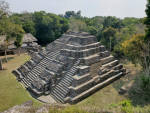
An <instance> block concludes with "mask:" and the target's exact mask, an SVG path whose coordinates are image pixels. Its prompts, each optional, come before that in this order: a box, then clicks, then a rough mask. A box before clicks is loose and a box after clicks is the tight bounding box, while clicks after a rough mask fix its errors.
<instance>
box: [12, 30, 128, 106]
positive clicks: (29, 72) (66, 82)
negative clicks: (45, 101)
mask: <svg viewBox="0 0 150 113" xmlns="http://www.w3.org/2000/svg"><path fill="white" fill-rule="evenodd" d="M13 73H14V74H15V76H16V77H17V80H18V81H20V82H21V83H22V84H23V85H24V86H25V87H26V88H27V89H28V90H29V91H31V92H32V93H34V94H35V95H37V96H41V95H50V96H51V97H52V98H53V99H55V100H56V101H57V102H60V103H70V104H73V103H77V102H79V101H81V100H82V99H84V98H86V97H87V96H89V95H91V94H92V93H94V92H96V91H97V90H98V89H100V88H103V87H105V86H106V85H108V84H110V83H112V82H113V81H115V80H117V79H119V78H120V77H121V76H123V75H125V74H126V70H125V69H124V68H123V66H122V65H121V64H119V62H118V60H115V59H114V57H113V56H112V55H111V54H110V52H108V51H107V50H106V49H105V47H104V46H103V45H101V44H100V42H97V39H96V37H95V36H92V35H89V34H88V33H84V32H82V33H75V32H69V33H67V34H64V35H63V36H62V37H60V38H59V39H57V40H55V41H54V42H52V43H50V44H49V45H48V46H47V47H46V49H45V50H43V51H41V52H38V53H34V54H33V55H32V58H31V60H30V61H28V62H26V63H25V64H24V65H22V66H21V67H20V68H18V69H17V70H14V71H13Z"/></svg>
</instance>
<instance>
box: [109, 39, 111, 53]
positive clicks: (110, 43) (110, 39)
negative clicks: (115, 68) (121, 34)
mask: <svg viewBox="0 0 150 113" xmlns="http://www.w3.org/2000/svg"><path fill="white" fill-rule="evenodd" d="M109 40H110V42H109V44H110V45H109V46H110V47H109V49H110V52H111V37H110V38H109Z"/></svg>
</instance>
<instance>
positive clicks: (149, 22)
mask: <svg viewBox="0 0 150 113" xmlns="http://www.w3.org/2000/svg"><path fill="white" fill-rule="evenodd" d="M145 12H146V15H147V17H146V18H145V21H144V24H145V25H146V39H148V40H150V0H147V5H146V10H145Z"/></svg>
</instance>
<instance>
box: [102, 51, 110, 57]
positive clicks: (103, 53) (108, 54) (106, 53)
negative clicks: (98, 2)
mask: <svg viewBox="0 0 150 113" xmlns="http://www.w3.org/2000/svg"><path fill="white" fill-rule="evenodd" d="M99 56H100V58H105V57H108V56H110V52H109V51H104V52H100V53H99Z"/></svg>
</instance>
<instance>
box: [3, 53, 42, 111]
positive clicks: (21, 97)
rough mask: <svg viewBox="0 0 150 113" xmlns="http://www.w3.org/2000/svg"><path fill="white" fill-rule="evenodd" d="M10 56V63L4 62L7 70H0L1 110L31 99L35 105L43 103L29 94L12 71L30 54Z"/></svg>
mask: <svg viewBox="0 0 150 113" xmlns="http://www.w3.org/2000/svg"><path fill="white" fill-rule="evenodd" d="M10 57H11V59H10V60H9V61H8V63H4V68H5V70H2V71H0V112H1V111H4V110H6V109H8V108H10V107H12V106H14V105H18V104H22V103H24V102H26V101H29V100H32V101H33V102H34V105H41V103H40V102H38V101H37V100H35V99H33V98H32V97H31V96H30V95H29V93H28V92H27V91H26V89H25V88H23V87H22V85H21V84H20V83H18V82H17V80H16V78H15V76H14V75H13V74H12V73H11V72H12V70H14V69H16V68H17V67H19V66H20V65H21V64H23V63H24V62H25V61H27V60H28V59H29V56H27V55H24V54H22V55H20V56H10ZM12 57H13V58H12ZM8 59H9V57H8Z"/></svg>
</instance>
